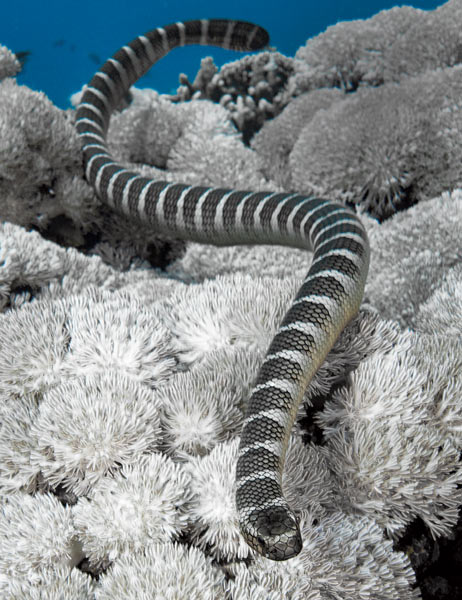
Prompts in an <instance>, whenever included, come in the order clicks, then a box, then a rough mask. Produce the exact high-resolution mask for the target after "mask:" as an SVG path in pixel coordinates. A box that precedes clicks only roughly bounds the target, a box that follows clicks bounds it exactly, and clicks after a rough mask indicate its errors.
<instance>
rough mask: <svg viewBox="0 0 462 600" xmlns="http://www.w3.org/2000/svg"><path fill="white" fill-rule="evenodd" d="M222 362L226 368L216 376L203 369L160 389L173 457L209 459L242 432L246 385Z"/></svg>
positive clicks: (167, 442) (166, 443)
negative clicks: (238, 381) (214, 451)
mask: <svg viewBox="0 0 462 600" xmlns="http://www.w3.org/2000/svg"><path fill="white" fill-rule="evenodd" d="M220 362H221V364H222V369H221V370H217V371H216V372H215V373H213V372H212V373H210V369H203V368H201V367H200V366H199V367H197V368H195V369H194V370H193V371H190V372H187V373H180V374H179V375H178V377H175V378H174V379H173V380H172V381H171V382H168V383H166V384H165V385H163V386H162V387H161V389H160V390H159V394H158V396H157V397H158V398H159V401H160V403H161V404H162V414H161V425H162V430H163V443H164V447H165V449H166V451H167V452H168V453H169V454H171V455H173V456H175V457H178V458H180V459H183V460H184V459H188V458H190V457H192V456H205V455H207V454H208V453H209V452H210V451H211V450H212V449H213V448H214V447H215V446H216V445H217V444H220V443H222V442H225V441H227V440H228V439H230V438H231V436H233V435H236V433H237V432H239V430H240V427H241V425H242V411H241V410H240V409H239V406H240V404H242V399H243V396H244V394H245V391H244V390H245V386H237V385H236V383H235V376H234V373H231V372H229V371H228V370H227V369H226V368H223V367H225V365H224V364H223V362H224V361H223V360H221V361H220ZM245 366H248V365H245ZM250 373H252V371H250ZM243 388H244V389H243Z"/></svg>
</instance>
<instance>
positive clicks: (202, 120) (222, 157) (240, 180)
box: [167, 100, 265, 189]
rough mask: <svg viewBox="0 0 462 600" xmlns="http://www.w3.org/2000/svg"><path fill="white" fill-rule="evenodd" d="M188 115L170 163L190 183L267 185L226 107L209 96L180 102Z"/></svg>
mask: <svg viewBox="0 0 462 600" xmlns="http://www.w3.org/2000/svg"><path fill="white" fill-rule="evenodd" d="M178 109H181V110H178V112H182V113H183V114H185V115H187V116H188V120H187V121H186V123H185V125H184V128H183V132H182V135H181V136H180V137H179V138H178V139H177V140H176V142H175V143H174V145H173V147H172V148H171V150H170V154H169V158H168V161H167V167H168V169H169V171H170V172H172V173H175V174H176V177H177V179H179V180H181V181H186V182H187V183H189V184H191V185H205V186H213V185H215V186H217V185H218V186H223V187H230V188H237V189H248V188H249V186H250V187H251V188H255V189H262V188H265V181H264V179H263V178H262V177H261V175H260V176H259V174H258V164H257V162H256V156H255V153H254V152H252V151H251V150H250V149H249V148H246V147H245V146H244V145H243V144H242V142H241V140H240V136H239V135H238V132H237V131H236V129H235V127H234V126H233V124H232V123H231V122H230V120H229V114H228V113H227V111H226V110H225V109H224V108H223V107H221V106H219V105H217V104H213V103H212V102H210V101H208V100H192V101H191V102H188V103H186V104H180V105H178Z"/></svg>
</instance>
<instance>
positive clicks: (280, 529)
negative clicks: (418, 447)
mask: <svg viewBox="0 0 462 600" xmlns="http://www.w3.org/2000/svg"><path fill="white" fill-rule="evenodd" d="M268 41H269V38H268V34H267V32H266V31H265V30H264V29H262V28H261V27H259V26H257V25H254V24H251V23H246V22H243V21H232V20H223V19H214V20H205V19H202V20H195V21H187V22H184V23H175V24H172V25H167V26H165V27H159V28H157V29H153V30H151V31H149V32H147V33H146V34H145V35H141V36H139V37H137V38H136V39H134V40H133V41H132V42H131V43H130V44H128V45H126V46H123V47H122V48H121V49H120V50H119V51H118V52H116V54H114V56H113V57H112V58H110V59H109V60H108V61H107V62H106V63H105V64H104V65H103V66H102V67H101V70H100V71H98V72H97V73H96V74H95V75H94V76H93V78H92V79H91V81H90V83H89V84H88V86H87V87H86V89H85V92H84V94H83V96H82V100H81V102H80V104H79V106H78V108H77V122H76V127H77V131H78V134H79V136H80V138H81V142H82V152H83V160H84V169H85V176H86V178H87V180H88V182H89V183H90V184H91V185H92V186H93V188H94V190H95V191H96V193H97V195H98V196H99V197H100V199H101V200H102V201H103V202H104V203H106V204H108V205H109V206H110V207H112V208H113V209H114V210H116V211H118V212H121V213H123V214H125V215H128V216H129V217H132V218H134V219H137V220H139V221H143V222H145V223H148V224H150V225H151V226H152V227H153V230H155V231H157V232H159V233H162V234H167V235H170V236H174V237H176V238H181V239H186V240H193V241H197V242H203V243H208V244H215V245H235V244H280V245H287V246H294V247H299V248H305V249H308V250H312V251H313V252H314V256H313V260H312V264H311V266H310V269H309V271H308V274H307V276H306V278H305V280H304V281H303V284H302V286H301V288H300V290H299V291H298V293H297V295H296V297H295V299H294V301H293V303H292V305H291V306H290V309H289V311H288V312H287V314H286V315H285V317H284V319H283V321H282V323H281V325H280V327H279V330H278V331H277V333H276V335H275V337H274V339H273V341H272V343H271V345H270V348H269V350H268V353H267V355H266V357H265V360H264V362H263V364H262V367H261V370H260V372H259V374H258V378H257V381H256V384H255V387H254V389H253V391H252V394H251V397H250V399H249V401H248V405H247V411H246V415H245V420H244V425H243V429H242V434H241V440H240V447H239V455H238V462H237V468H236V506H237V511H238V518H239V526H240V529H241V532H242V534H243V536H244V538H245V540H246V542H247V543H248V544H249V545H250V546H251V547H252V548H253V549H254V550H256V551H257V552H259V553H260V554H262V555H263V556H266V557H267V558H270V559H273V560H286V559H289V558H292V557H293V556H295V555H296V554H298V553H299V552H300V550H301V548H302V539H301V534H300V530H299V526H298V521H297V517H296V515H295V514H294V513H293V512H292V510H291V509H290V507H289V506H288V503H287V501H286V500H285V498H284V496H283V493H282V487H281V479H282V471H283V466H284V459H285V453H286V449H287V446H288V443H289V436H290V432H291V428H292V426H293V423H294V421H295V418H296V414H297V409H298V406H299V404H300V402H301V400H302V397H303V394H304V390H305V389H306V387H307V385H308V384H309V382H310V380H311V379H312V377H313V376H314V374H315V373H316V371H317V369H318V368H319V366H320V365H321V364H322V362H323V361H324V359H325V357H326V355H327V353H328V352H329V350H330V349H331V348H332V346H333V344H334V343H335V341H336V339H337V338H338V336H339V335H340V333H341V331H342V330H343V329H344V327H345V326H346V324H347V323H348V321H350V320H351V318H352V317H353V316H354V315H355V314H356V313H357V311H358V309H359V305H360V302H361V299H362V296H363V291H364V285H365V280H366V275H367V271H368V266H369V245H368V240H367V235H366V232H365V230H364V228H363V226H362V224H361V222H360V220H359V219H358V218H357V217H356V216H355V214H354V213H353V212H352V211H350V210H349V209H348V208H346V207H345V206H343V205H342V204H339V203H335V202H332V201H330V200H326V199H319V198H314V197H307V196H304V195H301V194H298V193H274V192H252V191H236V190H229V189H222V188H207V187H200V186H189V185H185V184H182V183H171V182H166V181H157V180H153V179H149V178H146V177H142V176H140V175H139V174H137V173H135V172H132V171H129V170H128V169H127V168H125V167H124V166H123V165H122V164H118V163H117V162H115V161H114V159H113V158H112V157H111V155H110V152H109V150H108V147H107V144H106V141H105V139H106V132H107V129H108V124H109V119H110V116H111V112H112V111H113V109H115V108H116V107H117V106H118V104H119V103H120V101H121V99H122V98H123V97H124V95H125V94H126V92H127V90H128V89H129V87H130V86H131V85H132V84H133V83H134V82H135V81H136V80H137V79H139V78H140V77H141V76H142V75H143V74H144V73H145V72H146V71H147V70H148V69H149V68H150V67H151V66H152V65H153V64H154V63H155V62H156V61H157V60H158V59H159V58H161V57H162V56H164V55H165V54H167V52H169V51H170V50H171V49H172V48H175V47H177V46H184V45H186V44H211V45H216V46H221V47H224V48H230V49H235V50H241V51H255V50H259V49H261V48H264V47H265V46H267V44H268Z"/></svg>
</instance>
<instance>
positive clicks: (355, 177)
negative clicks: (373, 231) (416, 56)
mask: <svg viewBox="0 0 462 600" xmlns="http://www.w3.org/2000/svg"><path fill="white" fill-rule="evenodd" d="M461 77H462V69H461V68H460V67H457V68H454V69H450V70H447V72H444V73H438V72H437V73H433V72H432V73H430V74H424V75H422V76H420V77H418V78H415V79H408V80H406V81H405V82H403V83H402V84H401V85H400V86H397V85H395V84H386V85H383V86H381V87H379V88H371V89H363V90H361V91H358V92H356V94H352V95H350V96H349V97H348V98H346V99H345V100H343V101H341V102H336V103H334V104H332V105H331V106H330V108H328V109H327V110H322V111H320V112H318V113H317V114H316V118H313V119H312V120H311V121H310V122H309V123H308V124H307V125H306V126H305V127H304V129H303V130H302V132H301V133H300V136H299V138H298V140H297V142H296V143H295V146H294V148H293V150H292V153H291V155H290V159H289V160H290V166H291V169H292V184H293V186H294V187H295V188H296V189H302V190H305V191H306V192H308V193H313V194H317V195H320V196H327V197H334V198H341V199H343V200H344V201H348V202H352V203H354V204H358V205H360V207H361V209H362V210H369V212H371V214H373V215H375V216H377V217H379V218H384V217H386V216H389V215H390V214H393V213H394V212H396V210H398V209H399V208H400V207H406V206H410V205H412V204H414V203H415V202H416V201H417V199H419V198H431V197H433V196H435V195H437V194H439V193H442V192H443V191H444V190H445V189H451V188H452V187H456V186H457V182H458V181H460V167H459V165H460V162H461V158H462V152H461V150H462V148H461V145H460V141H459V139H457V138H456V135H457V132H459V130H460V114H461V113H460V110H459V106H458V103H457V104H456V105H455V106H454V104H452V105H451V102H450V101H449V98H451V99H452V98H455V97H457V94H458V92H459V89H460V83H461ZM442 80H443V81H442ZM441 83H444V84H445V87H444V88H442V87H441V85H440V84H441ZM442 89H444V92H442V91H439V92H438V91H437V90H442ZM428 91H429V92H430V93H428ZM449 107H450V108H451V110H449ZM446 132H447V134H446Z"/></svg>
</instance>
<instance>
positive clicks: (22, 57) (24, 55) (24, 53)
mask: <svg viewBox="0 0 462 600" xmlns="http://www.w3.org/2000/svg"><path fill="white" fill-rule="evenodd" d="M30 54H31V51H30V50H19V51H18V52H15V53H14V55H15V56H16V58H17V59H18V60H19V62H20V63H21V69H22V68H23V67H24V65H25V64H26V62H27V59H28V58H29V56H30Z"/></svg>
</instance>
